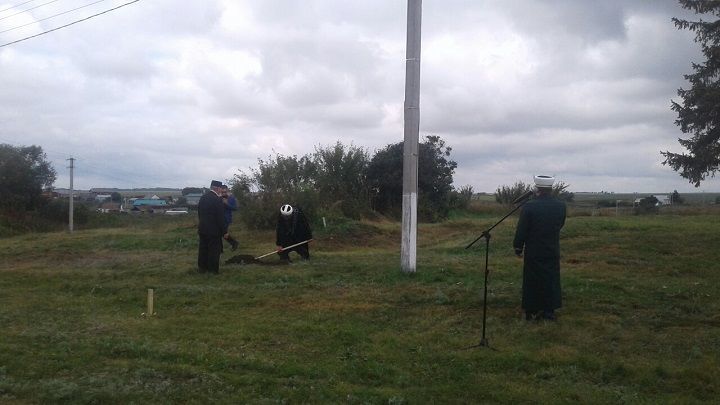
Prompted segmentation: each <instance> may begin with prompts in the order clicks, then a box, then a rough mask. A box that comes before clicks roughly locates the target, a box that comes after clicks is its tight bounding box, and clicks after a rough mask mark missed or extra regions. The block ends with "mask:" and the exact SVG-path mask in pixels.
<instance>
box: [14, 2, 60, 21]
mask: <svg viewBox="0 0 720 405" xmlns="http://www.w3.org/2000/svg"><path fill="white" fill-rule="evenodd" d="M58 1H60V0H50V1H48V2H47V3H43V4H40V5H38V6H35V7H30V8H28V9H25V10H23V11H19V12H17V13H15V14H10V15H6V16H5V17H2V18H0V21H2V20H5V19H7V18H10V17H15V16H16V15H20V14H22V13H24V12H26V11H30V10H35V9H36V8H40V7H42V6H46V5H48V4H50V3H55V2H58Z"/></svg>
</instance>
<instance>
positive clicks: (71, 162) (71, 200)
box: [68, 158, 75, 233]
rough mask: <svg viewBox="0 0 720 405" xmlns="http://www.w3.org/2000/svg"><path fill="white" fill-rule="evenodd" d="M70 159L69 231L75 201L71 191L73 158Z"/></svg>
mask: <svg viewBox="0 0 720 405" xmlns="http://www.w3.org/2000/svg"><path fill="white" fill-rule="evenodd" d="M68 160H69V161H70V210H69V211H70V213H69V216H70V218H69V220H68V223H69V224H70V226H69V229H70V233H72V231H73V208H74V207H73V203H74V202H75V193H74V192H73V169H75V158H70V159H68Z"/></svg>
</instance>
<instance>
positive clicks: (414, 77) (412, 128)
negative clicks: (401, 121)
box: [400, 0, 422, 273]
mask: <svg viewBox="0 0 720 405" xmlns="http://www.w3.org/2000/svg"><path fill="white" fill-rule="evenodd" d="M407 4H408V6H407V50H406V59H405V138H404V143H403V197H402V245H401V251H400V262H401V266H402V271H403V272H405V273H414V272H415V270H416V261H417V188H418V138H419V133H420V32H421V31H420V23H421V21H422V0H408V3H407Z"/></svg>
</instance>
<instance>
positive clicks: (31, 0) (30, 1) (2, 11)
mask: <svg viewBox="0 0 720 405" xmlns="http://www.w3.org/2000/svg"><path fill="white" fill-rule="evenodd" d="M33 1H36V0H28V1H26V2H24V3H20V4H16V5H14V6H10V7H8V8H4V9H2V10H0V13H4V12H6V11H8V10H12V9H14V8H15V7H20V6H22V5H23V4H28V3H32V2H33Z"/></svg>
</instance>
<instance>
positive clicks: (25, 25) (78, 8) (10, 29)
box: [0, 0, 107, 34]
mask: <svg viewBox="0 0 720 405" xmlns="http://www.w3.org/2000/svg"><path fill="white" fill-rule="evenodd" d="M104 1H107V0H98V1H96V2H93V3H89V4H86V5H84V6H80V7H76V8H74V9H72V10H68V11H63V12H62V13H58V14H55V15H51V16H50V17H45V18H41V19H39V20H35V21H33V22H29V23H27V24H23V25H18V26H17V27H13V28H8V29H6V30H4V31H0V34H2V33H4V32H8V31H12V30H16V29H18V28H22V27H27V26H28V25H33V24H37V23H39V22H40V21H45V20H49V19H51V18H55V17H57V16H61V15H63V14H67V13H72V12H73V11H77V10H80V9H81V8H85V7H90V6H92V5H95V4H98V3H102V2H104Z"/></svg>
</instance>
